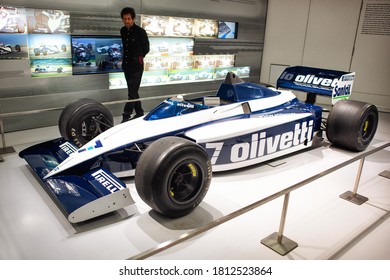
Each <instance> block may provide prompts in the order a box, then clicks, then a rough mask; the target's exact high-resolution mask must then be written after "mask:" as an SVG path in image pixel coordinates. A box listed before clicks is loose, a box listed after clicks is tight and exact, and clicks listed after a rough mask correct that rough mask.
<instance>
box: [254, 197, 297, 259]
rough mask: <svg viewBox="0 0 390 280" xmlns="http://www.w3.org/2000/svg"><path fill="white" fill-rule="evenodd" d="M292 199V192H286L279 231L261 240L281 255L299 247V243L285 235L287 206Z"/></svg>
mask: <svg viewBox="0 0 390 280" xmlns="http://www.w3.org/2000/svg"><path fill="white" fill-rule="evenodd" d="M289 199H290V193H287V194H285V196H284V202H283V210H282V217H281V219H280V225H279V232H274V233H272V234H271V235H269V236H268V237H266V238H264V239H262V240H261V244H263V245H265V246H267V247H268V248H270V249H272V250H274V251H275V252H276V253H278V254H279V255H282V256H284V255H286V254H287V253H289V252H291V251H292V250H294V249H295V248H296V247H298V243H296V242H295V241H293V240H291V239H289V238H287V237H285V236H283V232H284V226H285V224H286V216H287V207H288V201H289Z"/></svg>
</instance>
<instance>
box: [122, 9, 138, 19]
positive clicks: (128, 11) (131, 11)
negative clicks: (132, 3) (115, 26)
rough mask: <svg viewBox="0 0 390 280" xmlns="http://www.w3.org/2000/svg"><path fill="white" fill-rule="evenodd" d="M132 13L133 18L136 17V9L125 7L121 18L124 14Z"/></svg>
mask: <svg viewBox="0 0 390 280" xmlns="http://www.w3.org/2000/svg"><path fill="white" fill-rule="evenodd" d="M128 14H130V15H131V18H132V19H135V10H134V9H133V8H131V7H126V8H123V9H122V11H121V18H123V16H124V15H128Z"/></svg>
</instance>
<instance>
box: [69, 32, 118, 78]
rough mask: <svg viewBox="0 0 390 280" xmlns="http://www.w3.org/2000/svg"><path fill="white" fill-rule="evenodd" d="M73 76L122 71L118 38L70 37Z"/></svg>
mask: <svg viewBox="0 0 390 280" xmlns="http://www.w3.org/2000/svg"><path fill="white" fill-rule="evenodd" d="M71 44H72V65H73V74H74V75H82V74H99V73H111V72H120V71H122V40H121V37H120V36H81V35H80V36H78V35H77V36H76V35H73V36H71Z"/></svg>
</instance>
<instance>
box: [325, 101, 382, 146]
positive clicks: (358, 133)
mask: <svg viewBox="0 0 390 280" xmlns="http://www.w3.org/2000/svg"><path fill="white" fill-rule="evenodd" d="M377 126H378V109H377V107H376V106H375V105H373V104H369V103H365V102H361V101H355V100H340V101H338V102H337V103H336V104H335V105H334V106H333V108H332V110H331V111H330V113H329V116H328V120H327V125H326V136H327V138H328V139H329V141H330V142H332V144H334V145H335V146H340V147H343V148H346V149H348V150H352V151H359V152H360V151H363V150H365V149H366V148H367V147H368V145H369V144H370V142H371V140H372V139H373V138H374V135H375V132H376V129H377Z"/></svg>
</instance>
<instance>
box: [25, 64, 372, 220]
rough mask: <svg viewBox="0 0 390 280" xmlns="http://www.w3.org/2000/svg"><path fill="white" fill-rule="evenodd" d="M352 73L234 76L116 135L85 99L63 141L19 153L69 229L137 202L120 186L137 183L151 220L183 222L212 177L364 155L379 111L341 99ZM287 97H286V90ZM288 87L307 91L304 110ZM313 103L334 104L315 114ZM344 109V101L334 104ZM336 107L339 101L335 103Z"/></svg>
mask: <svg viewBox="0 0 390 280" xmlns="http://www.w3.org/2000/svg"><path fill="white" fill-rule="evenodd" d="M354 76H355V75H354V73H347V72H340V71H332V70H324V69H317V68H309V67H290V68H287V69H286V70H285V71H284V72H283V73H282V75H281V76H280V78H279V79H278V82H277V85H278V86H277V88H274V87H272V86H264V85H259V84H255V83H250V82H245V81H243V80H242V79H240V78H239V77H238V76H236V75H235V74H233V73H231V72H229V73H228V74H227V76H226V78H225V80H224V82H223V83H222V84H221V85H220V87H219V89H218V91H217V92H216V93H215V95H212V96H205V97H201V98H194V99H188V100H186V99H185V98H184V97H183V96H180V95H179V96H176V97H172V98H168V99H166V100H165V101H163V102H162V103H161V104H159V105H158V106H157V107H155V108H154V109H153V110H151V111H150V112H149V113H148V114H147V115H146V116H144V117H143V118H137V119H134V120H130V121H128V122H125V123H122V124H119V125H116V126H113V116H112V114H111V113H110V111H109V110H108V109H107V108H106V107H105V106H104V105H102V104H100V103H98V102H96V101H94V100H91V99H81V100H78V101H76V102H74V103H72V104H69V105H68V106H67V107H66V108H65V109H64V110H63V112H62V114H61V116H60V120H59V129H60V133H61V135H62V137H61V138H59V139H55V140H52V141H48V142H45V143H41V144H38V145H35V146H32V147H29V148H27V149H25V150H23V151H21V152H20V157H22V158H24V159H25V160H26V161H27V162H28V164H29V165H30V166H31V167H32V169H33V171H34V172H35V173H36V175H37V176H38V177H39V179H40V181H41V182H42V183H43V186H45V188H46V189H47V190H48V191H49V193H50V194H52V197H53V198H54V199H55V200H56V201H57V202H58V204H59V205H60V207H61V209H62V210H63V212H64V213H65V214H66V216H67V218H68V220H69V221H70V222H72V223H77V222H81V221H85V220H88V219H91V218H94V217H97V216H100V215H103V214H105V213H108V212H111V211H115V210H118V209H120V208H123V207H125V206H128V205H130V204H133V203H134V201H133V199H132V198H131V195H130V192H129V189H128V188H127V187H126V185H125V184H124V183H123V182H122V181H121V180H120V179H118V178H121V177H128V176H134V180H135V186H136V189H137V192H138V194H139V196H140V197H141V198H142V199H143V200H144V201H145V202H146V203H147V204H148V205H149V206H150V207H151V208H153V209H154V210H155V211H157V212H159V213H161V214H163V215H166V216H169V217H179V216H184V215H186V214H188V213H190V212H191V211H192V210H193V209H194V208H195V207H197V206H198V205H199V203H201V201H202V200H203V198H204V197H205V195H206V193H207V191H208V189H209V186H210V181H211V177H212V172H217V171H225V170H234V169H238V168H242V167H246V166H250V165H254V164H258V163H260V162H264V161H268V160H271V159H274V158H277V157H280V156H283V155H286V154H289V153H293V152H296V151H298V150H302V149H306V148H308V147H311V146H313V145H315V144H316V143H319V142H320V141H321V140H322V139H323V132H326V136H327V138H328V140H329V141H330V142H331V143H332V144H333V145H336V146H339V147H342V148H345V149H348V150H354V151H362V150H364V149H366V147H367V146H368V145H369V143H370V142H371V140H372V139H373V137H374V134H375V132H376V128H377V123H378V110H377V108H376V106H375V105H372V104H368V103H364V102H359V101H352V100H341V99H345V98H348V97H349V95H350V93H351V91H352V84H353V80H354ZM282 88H284V89H282ZM286 88H292V89H297V90H304V91H306V92H308V98H307V100H306V101H305V102H302V101H299V100H298V99H297V97H296V96H295V95H294V94H293V93H292V92H291V91H290V90H286ZM317 94H321V95H328V96H331V97H332V100H334V103H335V104H334V105H333V107H332V109H331V110H330V112H329V115H328V117H327V118H326V119H325V118H324V116H323V112H324V111H325V109H323V108H321V107H319V106H317V105H315V104H314V103H315V96H316V95H317ZM337 100H338V101H337ZM336 101H337V102H336Z"/></svg>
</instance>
